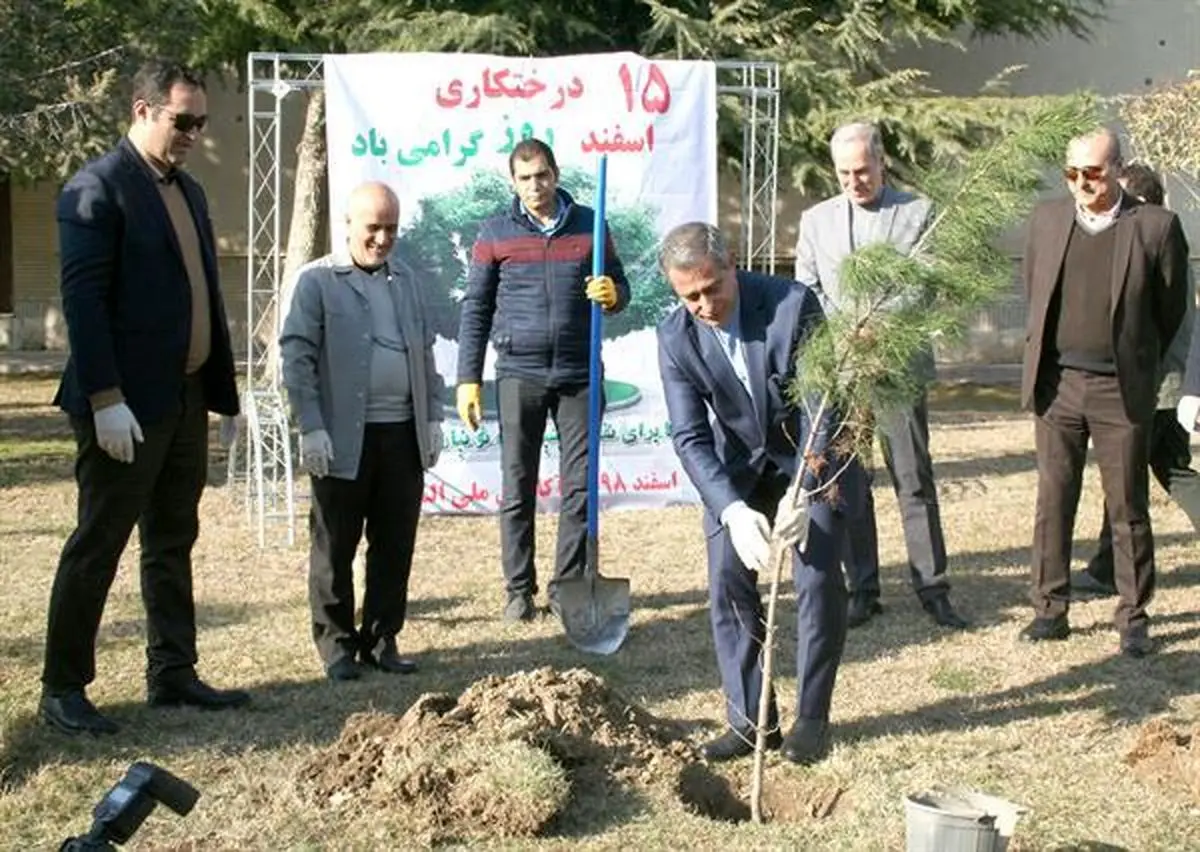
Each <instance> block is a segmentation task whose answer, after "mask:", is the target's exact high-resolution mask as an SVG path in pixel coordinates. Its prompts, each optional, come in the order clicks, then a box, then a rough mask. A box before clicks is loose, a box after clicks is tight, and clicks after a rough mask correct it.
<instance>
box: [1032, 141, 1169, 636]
mask: <svg viewBox="0 0 1200 852" xmlns="http://www.w3.org/2000/svg"><path fill="white" fill-rule="evenodd" d="M1120 172H1121V150H1120V145H1119V143H1118V141H1117V138H1116V136H1115V135H1114V134H1113V133H1112V132H1111V131H1109V130H1105V129H1097V130H1095V131H1092V132H1090V133H1088V134H1085V135H1084V136H1080V137H1078V138H1076V139H1074V140H1072V142H1071V143H1070V144H1069V145H1068V146H1067V162H1066V168H1065V170H1064V174H1065V177H1066V180H1067V184H1068V186H1069V187H1070V190H1071V195H1072V196H1073V197H1072V198H1064V199H1056V200H1053V201H1048V202H1045V203H1043V204H1041V205H1039V206H1038V208H1037V209H1036V210H1035V211H1034V213H1033V217H1032V220H1031V222H1030V230H1029V240H1028V243H1027V245H1026V249H1025V262H1024V278H1025V291H1026V298H1027V300H1028V304H1029V320H1028V325H1027V329H1026V331H1027V333H1026V337H1025V363H1024V370H1023V373H1022V379H1021V401H1022V404H1023V405H1024V406H1025V407H1026V408H1029V409H1032V411H1033V412H1034V415H1035V418H1036V420H1035V440H1036V445H1037V465H1038V494H1037V509H1036V516H1035V520H1034V537H1033V565H1032V568H1033V570H1032V575H1033V576H1032V579H1033V589H1032V592H1031V595H1030V597H1031V600H1032V602H1033V607H1034V619H1033V621H1031V622H1030V623H1029V625H1028V626H1027V627H1026V628H1025V629H1024V630H1023V631H1022V632H1021V636H1022V638H1024V639H1026V640H1028V641H1031V642H1038V641H1043V640H1049V639H1065V638H1067V636H1068V634H1069V633H1070V626H1069V625H1068V622H1067V609H1068V604H1069V601H1070V573H1069V571H1070V563H1071V540H1072V534H1073V531H1074V526H1075V512H1076V509H1077V508H1078V505H1079V491H1080V485H1081V483H1082V480H1083V468H1084V464H1085V462H1086V459H1087V447H1088V438H1089V437H1090V438H1091V440H1092V443H1093V444H1094V446H1095V448H1096V461H1097V464H1098V466H1099V468H1100V479H1101V483H1102V485H1103V488H1104V496H1105V500H1106V501H1107V503H1108V512H1109V519H1110V521H1111V524H1112V532H1113V543H1114V548H1113V549H1114V565H1115V580H1116V585H1117V592H1118V594H1119V596H1120V602H1119V603H1118V604H1117V610H1116V616H1115V621H1116V625H1117V630H1118V631H1119V633H1120V636H1121V643H1120V647H1121V651H1122V653H1124V654H1127V655H1129V656H1133V657H1141V656H1145V655H1146V654H1148V653H1150V652H1151V651H1153V649H1154V645H1153V642H1152V641H1151V639H1150V636H1149V632H1148V630H1147V621H1148V617H1147V614H1146V607H1147V605H1148V604H1149V602H1150V598H1151V597H1152V595H1153V593H1154V539H1153V534H1152V532H1151V529H1150V515H1149V476H1148V463H1149V458H1148V454H1149V430H1150V425H1151V422H1152V420H1153V416H1154V408H1155V403H1156V395H1157V389H1158V381H1157V376H1158V370H1159V365H1160V363H1161V360H1162V357H1163V354H1164V352H1165V351H1166V349H1167V346H1168V345H1169V344H1170V342H1171V339H1172V338H1173V337H1174V336H1175V332H1176V331H1177V330H1178V328H1179V325H1180V323H1181V322H1182V321H1183V317H1184V314H1185V312H1186V308H1187V302H1186V300H1187V298H1188V281H1187V264H1188V246H1187V240H1186V239H1185V238H1184V235H1183V230H1182V228H1181V227H1180V224H1179V219H1178V218H1177V217H1176V216H1175V214H1174V213H1171V212H1170V211H1169V210H1166V209H1164V208H1162V207H1157V206H1154V205H1148V204H1142V203H1141V202H1139V201H1138V200H1137V199H1135V198H1133V197H1132V196H1130V195H1127V194H1124V193H1122V191H1121V188H1120V185H1119V183H1118V177H1119V175H1120Z"/></svg>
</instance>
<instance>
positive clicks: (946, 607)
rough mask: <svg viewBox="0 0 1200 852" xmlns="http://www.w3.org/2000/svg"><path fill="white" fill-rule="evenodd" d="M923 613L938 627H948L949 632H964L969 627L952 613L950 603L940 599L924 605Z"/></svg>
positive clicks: (963, 620) (962, 619) (952, 608)
mask: <svg viewBox="0 0 1200 852" xmlns="http://www.w3.org/2000/svg"><path fill="white" fill-rule="evenodd" d="M925 612H926V613H928V614H929V617H930V618H932V619H933V623H934V624H936V625H938V626H939V627H949V628H950V629H951V630H966V629H967V627H969V626H970V625H969V624H968V623H967V620H966V619H965V618H963V617H962V616H961V615H959V614H958V613H957V612H955V611H954V607H953V606H951V604H950V601H949V600H947V599H945V598H940V599H937V600H935V601H934V602H932V603H929V604H926V605H925Z"/></svg>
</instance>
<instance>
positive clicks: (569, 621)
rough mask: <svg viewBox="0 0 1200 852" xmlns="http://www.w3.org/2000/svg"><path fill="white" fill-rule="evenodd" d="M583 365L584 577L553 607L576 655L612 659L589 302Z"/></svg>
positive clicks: (595, 311) (617, 597) (611, 592)
mask: <svg viewBox="0 0 1200 852" xmlns="http://www.w3.org/2000/svg"><path fill="white" fill-rule="evenodd" d="M606 167H607V158H606V157H604V156H601V157H600V164H599V167H598V170H597V174H596V222H595V225H594V227H593V228H592V275H593V276H600V275H603V274H604V191H605V171H606ZM591 311H592V323H591V325H592V329H591V341H590V343H591V346H590V349H591V352H590V355H589V363H588V462H587V464H588V467H587V556H586V561H585V563H584V567H583V574H582V575H581V576H579V577H571V578H569V579H565V580H561V581H559V583H558V605H559V610H560V613H561V617H562V623H563V628H564V629H565V630H566V633H567V639H568V640H570V642H571V644H572V645H574V646H575V647H576V648H578V649H579V650H581V651H587V652H589V653H592V654H611V653H613V652H614V651H616V650H617V649H618V648H620V647H621V643H622V642H624V641H625V636H626V634H628V633H629V609H630V606H629V580H618V579H614V578H611V577H602V576H600V543H599V527H600V494H599V492H600V382H601V375H600V374H601V361H600V339H601V331H602V325H603V322H604V316H603V314H602V312H601V308H600V305H599V304H597V303H596V302H592V305H591Z"/></svg>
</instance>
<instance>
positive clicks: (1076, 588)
mask: <svg viewBox="0 0 1200 852" xmlns="http://www.w3.org/2000/svg"><path fill="white" fill-rule="evenodd" d="M1116 594H1117V587H1116V585H1115V584H1113V583H1112V582H1105V581H1104V580H1101V579H1099V578H1097V577H1096V575H1095V574H1093V573H1092V572H1091V571H1076V572H1075V573H1074V574H1072V575H1071V597H1072V598H1074V599H1075V600H1095V599H1096V598H1111V597H1114V596H1115V595H1116Z"/></svg>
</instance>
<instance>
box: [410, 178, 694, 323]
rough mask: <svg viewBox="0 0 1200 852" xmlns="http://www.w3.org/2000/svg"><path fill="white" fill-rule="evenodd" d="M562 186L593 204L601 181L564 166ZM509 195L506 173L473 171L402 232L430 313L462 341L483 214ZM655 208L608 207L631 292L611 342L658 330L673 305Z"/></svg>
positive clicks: (504, 204) (423, 207) (501, 206)
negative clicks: (463, 307)
mask: <svg viewBox="0 0 1200 852" xmlns="http://www.w3.org/2000/svg"><path fill="white" fill-rule="evenodd" d="M559 185H560V186H561V187H562V188H563V189H565V190H566V191H567V192H569V193H570V194H571V196H572V197H573V198H574V199H575V201H576V203H578V204H586V205H588V206H591V205H592V203H593V200H594V198H595V194H596V181H595V178H594V177H593V176H591V175H590V174H588V173H587V172H585V171H584V170H582V169H578V168H570V167H568V168H565V169H563V171H562V174H561V176H560V181H559ZM512 194H513V193H512V186H511V184H510V183H509V182H508V180H506V179H505V178H504V176H503V175H501V174H499V173H497V172H494V171H478V172H475V173H474V174H472V175H471V179H470V181H469V182H468V183H467V184H466V185H465V186H462V187H459V188H457V189H453V190H450V191H448V192H445V193H442V194H440V195H435V196H431V197H428V198H423V199H421V201H420V210H419V211H418V213H417V215H416V217H415V219H414V220H413V222H412V224H411V225H410V226H409V227H408V228H406V229H405V231H404V233H403V234H401V236H400V239H399V252H400V256H401V257H402V258H404V260H405V261H406V262H407V263H408V264H409V265H410V266H412V267H413V269H414V270H415V271H416V273H417V276H418V280H419V281H420V282H421V286H422V288H423V292H424V294H425V300H426V302H425V304H426V309H427V311H428V315H429V317H430V318H431V321H432V323H433V327H434V330H435V331H436V332H437V333H438V334H440V335H441V336H442V337H445V338H447V339H449V340H457V339H458V315H459V301H460V300H461V298H462V295H463V292H464V290H465V287H466V282H467V268H468V266H469V264H470V261H471V246H472V245H474V243H475V238H476V237H477V236H478V235H479V229H480V227H481V226H482V224H483V221H484V220H485V219H487V218H488V217H490V216H494V215H495V214H497V213H502V212H505V211H507V210H508V209H509V205H510V204H511V203H512ZM655 213H656V211H655V210H654V209H653V208H651V207H649V206H647V205H645V204H637V205H634V206H626V207H610V208H609V210H608V227H609V228H610V230H611V232H612V239H613V243H614V244H615V245H616V247H617V253H618V254H619V255H620V258H621V261H622V263H623V264H624V265H625V274H626V275H627V276H628V277H629V286H630V291H631V299H630V303H629V307H627V308H626V309H625V310H624V311H622V312H621V313H620V314H617V315H616V316H614V317H611V318H606V319H605V321H604V336H605V337H606V338H608V339H613V338H616V337H620V336H621V335H624V334H627V333H629V332H631V331H636V330H638V329H641V328H648V327H653V326H654V325H655V324H656V323H657V322H658V320H659V319H660V318H661V317H662V316H663V314H664V313H666V311H667V310H668V309H669V308H670V307H671V305H672V304H673V303H674V300H673V297H672V294H671V291H670V289H669V288H668V287H667V286H666V284H665V282H664V281H663V280H662V276H661V274H660V273H659V271H658V260H657V249H658V233H657V232H656V230H655V224H654V220H655Z"/></svg>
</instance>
